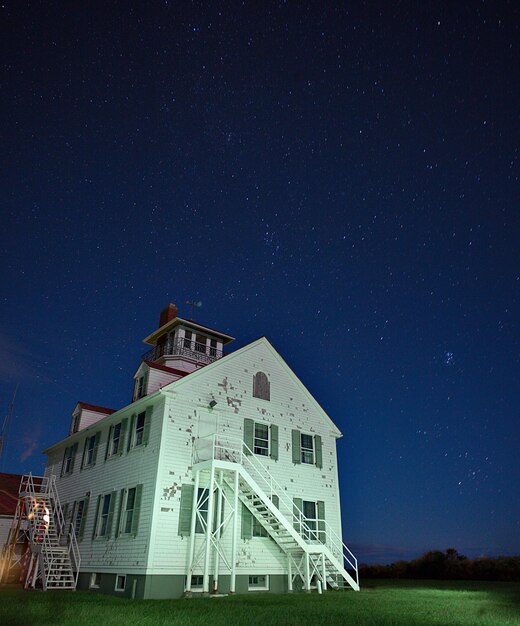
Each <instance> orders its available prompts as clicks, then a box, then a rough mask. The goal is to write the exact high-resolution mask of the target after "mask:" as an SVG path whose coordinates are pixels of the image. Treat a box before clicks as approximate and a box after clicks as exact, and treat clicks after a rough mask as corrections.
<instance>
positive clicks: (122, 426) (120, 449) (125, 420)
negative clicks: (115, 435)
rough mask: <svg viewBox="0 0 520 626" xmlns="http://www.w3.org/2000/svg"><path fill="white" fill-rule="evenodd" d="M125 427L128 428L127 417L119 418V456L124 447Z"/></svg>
mask: <svg viewBox="0 0 520 626" xmlns="http://www.w3.org/2000/svg"><path fill="white" fill-rule="evenodd" d="M127 429H128V418H126V417H125V419H124V420H121V433H120V435H119V436H120V437H121V441H120V443H119V456H121V455H122V454H123V450H124V449H125V443H126V431H127Z"/></svg>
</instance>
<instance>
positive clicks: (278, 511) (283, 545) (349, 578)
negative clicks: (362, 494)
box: [193, 435, 359, 591]
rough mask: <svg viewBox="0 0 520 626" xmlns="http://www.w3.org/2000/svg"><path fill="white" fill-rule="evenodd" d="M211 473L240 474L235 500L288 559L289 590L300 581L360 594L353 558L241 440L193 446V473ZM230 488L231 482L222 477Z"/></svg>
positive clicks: (212, 438) (217, 439) (203, 441)
mask: <svg viewBox="0 0 520 626" xmlns="http://www.w3.org/2000/svg"><path fill="white" fill-rule="evenodd" d="M211 466H213V467H214V468H215V469H219V470H222V471H223V472H224V476H225V471H226V470H229V471H230V472H238V485H239V491H238V497H239V500H240V501H241V502H242V503H243V504H244V505H245V506H246V507H247V508H248V509H249V510H250V511H251V513H252V514H253V515H254V516H255V518H256V519H257V520H258V521H259V522H260V524H261V525H262V526H263V527H264V528H265V530H266V531H267V532H268V534H269V535H270V536H271V537H272V538H273V539H274V541H275V542H276V543H277V545H278V546H279V547H280V549H281V550H282V551H283V552H284V553H285V554H286V555H287V562H288V569H289V579H290V581H291V582H290V586H291V585H292V579H293V578H297V577H298V576H299V577H300V578H301V580H302V582H303V586H304V588H306V589H307V590H308V589H310V583H311V581H312V580H314V581H316V582H318V581H319V583H320V585H321V588H322V589H323V590H325V589H327V588H330V589H336V590H337V589H343V588H351V589H354V590H355V591H359V578H358V566H357V559H356V557H355V556H354V555H353V554H352V552H351V551H350V550H349V549H348V547H347V546H346V545H345V544H344V543H343V541H342V540H341V538H340V537H338V535H337V534H336V533H335V531H334V530H333V528H332V527H331V526H330V525H329V524H328V523H327V521H326V520H324V519H312V520H311V519H307V518H306V517H305V516H304V514H303V512H302V511H301V510H300V509H299V508H298V507H297V506H296V505H295V503H294V502H293V500H292V498H290V497H289V496H288V495H287V493H286V491H285V489H284V488H283V487H282V486H281V485H279V484H278V482H277V481H276V480H275V479H274V478H273V476H272V475H271V474H270V473H269V471H268V470H267V468H266V467H265V466H264V465H263V463H262V462H261V461H260V459H259V458H258V457H257V456H255V455H254V454H253V453H252V451H251V450H250V449H249V448H248V447H247V446H246V445H245V444H244V443H243V442H242V441H238V440H233V439H230V438H227V437H222V436H220V435H211V436H210V437H209V438H202V439H198V440H196V441H195V444H194V465H193V470H194V471H200V470H203V469H208V468H210V467H211ZM224 482H225V483H226V485H227V487H228V488H229V489H232V488H233V487H232V484H231V483H232V481H231V479H229V480H227V479H226V478H224Z"/></svg>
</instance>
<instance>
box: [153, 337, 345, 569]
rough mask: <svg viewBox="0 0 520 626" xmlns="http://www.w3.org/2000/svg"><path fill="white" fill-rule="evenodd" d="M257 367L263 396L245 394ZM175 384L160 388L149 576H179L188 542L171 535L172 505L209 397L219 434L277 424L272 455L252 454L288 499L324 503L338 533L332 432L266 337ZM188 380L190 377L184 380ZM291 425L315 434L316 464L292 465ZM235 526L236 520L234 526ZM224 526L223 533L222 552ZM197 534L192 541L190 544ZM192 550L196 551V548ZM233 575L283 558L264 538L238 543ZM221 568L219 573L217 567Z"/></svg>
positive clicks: (187, 472)
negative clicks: (318, 445)
mask: <svg viewBox="0 0 520 626" xmlns="http://www.w3.org/2000/svg"><path fill="white" fill-rule="evenodd" d="M258 371H262V372H265V373H266V374H267V376H268V379H269V382H270V393H271V399H270V401H267V400H261V399H258V398H254V397H253V376H254V374H256V372H258ZM192 376H193V377H188V378H186V379H183V380H182V381H181V382H180V383H179V384H178V386H176V385H175V383H174V384H173V385H172V386H171V387H170V388H169V389H171V392H170V391H167V392H166V393H168V394H169V395H170V398H169V399H168V401H167V404H166V411H165V415H164V426H163V441H162V446H161V455H160V463H159V475H158V480H157V499H156V501H155V510H154V530H153V536H152V540H151V551H150V562H149V566H150V573H172V574H173V573H178V574H181V573H184V572H185V569H186V561H187V549H188V545H189V539H188V538H187V537H182V536H178V534H177V531H178V523H179V509H180V499H181V492H182V485H183V484H191V483H192V480H193V479H192V473H191V462H192V442H193V439H194V438H195V437H197V432H198V420H199V419H200V417H201V415H203V414H205V413H207V412H208V404H209V401H210V400H211V399H212V398H214V399H215V400H216V401H217V405H216V407H215V408H214V409H213V414H217V415H218V418H219V429H220V432H221V433H222V434H223V435H226V436H230V437H234V438H237V439H242V437H243V427H244V418H250V419H253V420H255V421H258V422H265V423H267V424H275V425H277V426H278V439H279V458H278V460H277V461H274V460H272V459H270V458H268V457H258V458H260V459H261V460H262V461H264V462H265V466H266V467H267V469H268V470H269V471H270V472H271V473H272V475H273V476H274V477H275V479H277V480H278V481H279V482H280V484H282V485H284V487H285V493H286V494H287V495H288V496H289V497H290V498H295V497H299V498H302V499H303V500H314V501H318V500H320V501H324V502H325V511H326V520H327V521H328V522H329V523H330V524H331V525H332V526H333V528H334V529H335V531H336V532H337V533H338V535H339V536H340V537H341V522H340V502H339V490H338V477H337V467H336V437H337V431H335V430H333V427H332V424H331V422H330V421H329V420H328V419H327V418H324V416H323V413H322V412H321V410H320V409H319V408H318V407H317V406H316V403H315V402H314V401H312V399H310V398H309V395H308V394H307V393H306V392H305V391H304V390H303V389H302V388H301V386H300V385H299V384H297V383H296V382H295V381H294V380H293V378H292V377H291V376H290V375H289V373H288V371H287V366H285V365H284V364H283V362H282V361H281V360H280V358H279V357H277V356H276V355H275V354H274V353H273V350H272V349H271V348H270V346H269V345H268V344H267V342H266V341H265V340H264V341H261V342H256V343H255V344H252V347H251V348H250V349H246V350H243V351H241V353H240V354H238V355H236V356H234V355H230V357H229V358H228V359H224V360H221V361H218V362H216V363H215V364H213V365H211V366H207V367H206V368H203V369H202V370H201V371H200V372H198V373H196V374H194V375H192ZM190 378H191V380H190ZM293 429H299V430H301V431H302V432H304V433H308V434H311V435H315V434H319V435H320V436H321V438H322V456H323V467H322V468H321V469H320V468H318V467H316V466H315V465H305V464H294V463H293V461H292V452H291V431H292V430H293ZM239 528H240V523H239ZM230 539H231V538H230V531H228V533H227V534H226V535H225V536H224V538H223V541H224V543H225V544H227V549H228V553H229V547H230V545H229V544H230ZM199 544H200V538H198V544H197V545H199ZM196 549H197V548H196ZM237 560H238V570H237V573H238V574H247V573H252V572H256V573H258V572H259V573H272V574H276V573H284V572H285V571H286V559H285V556H284V555H283V553H282V552H281V551H280V549H279V548H278V547H277V546H276V544H275V543H274V542H273V541H272V540H271V539H269V538H263V537H253V538H252V539H250V540H239V544H238V550H237ZM221 573H222V574H226V573H227V572H226V571H225V569H222V566H221Z"/></svg>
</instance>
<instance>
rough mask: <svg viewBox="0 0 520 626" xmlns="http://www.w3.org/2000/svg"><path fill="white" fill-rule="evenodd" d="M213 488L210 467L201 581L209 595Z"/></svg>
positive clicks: (204, 590)
mask: <svg viewBox="0 0 520 626" xmlns="http://www.w3.org/2000/svg"><path fill="white" fill-rule="evenodd" d="M214 487H215V466H214V465H213V464H212V465H211V470H210V473H209V486H208V489H209V491H208V518H207V521H206V550H205V555H204V577H203V579H202V591H203V592H204V593H209V565H210V557H211V535H212V530H213V508H214V500H215V497H214V493H213V491H214Z"/></svg>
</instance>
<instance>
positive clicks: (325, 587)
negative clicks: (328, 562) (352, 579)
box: [321, 552, 327, 591]
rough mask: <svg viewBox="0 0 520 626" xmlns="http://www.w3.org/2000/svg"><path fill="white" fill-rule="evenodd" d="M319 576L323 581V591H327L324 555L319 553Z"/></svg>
mask: <svg viewBox="0 0 520 626" xmlns="http://www.w3.org/2000/svg"><path fill="white" fill-rule="evenodd" d="M321 576H322V579H323V584H322V588H323V591H327V568H326V567H325V553H324V552H322V553H321Z"/></svg>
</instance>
